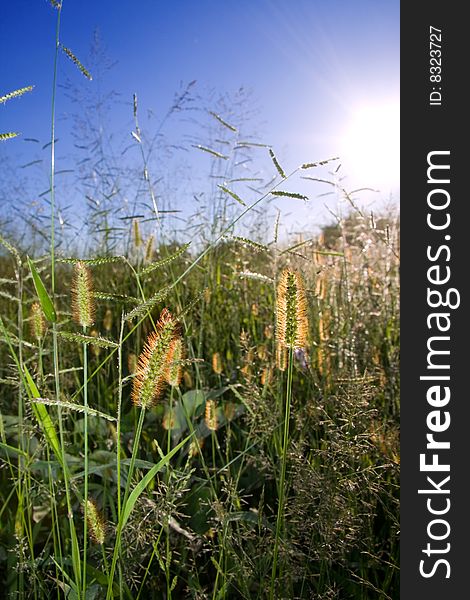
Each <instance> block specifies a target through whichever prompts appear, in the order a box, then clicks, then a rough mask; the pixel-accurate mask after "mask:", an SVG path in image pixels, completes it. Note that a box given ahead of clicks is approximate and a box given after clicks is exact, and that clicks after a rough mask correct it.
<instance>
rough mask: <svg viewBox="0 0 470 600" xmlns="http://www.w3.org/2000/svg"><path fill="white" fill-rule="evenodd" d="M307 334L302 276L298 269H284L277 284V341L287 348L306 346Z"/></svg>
mask: <svg viewBox="0 0 470 600" xmlns="http://www.w3.org/2000/svg"><path fill="white" fill-rule="evenodd" d="M307 334H308V319H307V300H306V297H305V288H304V283H303V280H302V277H301V275H300V274H299V273H298V272H297V271H291V270H289V269H284V271H283V272H282V273H281V276H280V278H279V283H278V286H277V300H276V340H277V343H278V345H280V346H285V347H287V348H305V347H306V346H307Z"/></svg>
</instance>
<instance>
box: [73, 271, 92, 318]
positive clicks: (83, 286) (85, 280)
mask: <svg viewBox="0 0 470 600" xmlns="http://www.w3.org/2000/svg"><path fill="white" fill-rule="evenodd" d="M72 314H73V318H74V321H75V322H76V323H78V325H81V326H82V327H91V325H93V322H94V314H95V304H94V300H93V285H92V280H91V274H90V270H89V269H88V267H87V266H86V265H85V264H84V263H82V262H77V263H75V268H74V274H73V282H72Z"/></svg>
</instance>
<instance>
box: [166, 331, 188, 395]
mask: <svg viewBox="0 0 470 600" xmlns="http://www.w3.org/2000/svg"><path fill="white" fill-rule="evenodd" d="M183 360H184V348H183V340H182V339H181V338H180V337H177V338H175V339H174V340H173V341H172V343H171V346H170V352H169V356H168V361H169V365H168V371H167V373H166V381H167V383H168V384H169V385H171V386H172V387H178V386H179V384H180V383H181V378H182V376H183V366H182V361H183Z"/></svg>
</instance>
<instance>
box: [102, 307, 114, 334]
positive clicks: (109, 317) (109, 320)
mask: <svg viewBox="0 0 470 600" xmlns="http://www.w3.org/2000/svg"><path fill="white" fill-rule="evenodd" d="M112 327H113V311H112V310H111V309H110V308H107V309H106V312H105V313H104V318H103V329H104V330H105V331H111V329H112Z"/></svg>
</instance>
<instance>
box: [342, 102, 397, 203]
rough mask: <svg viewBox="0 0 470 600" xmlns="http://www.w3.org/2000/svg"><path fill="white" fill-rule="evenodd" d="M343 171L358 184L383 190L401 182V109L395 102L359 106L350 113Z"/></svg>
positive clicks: (345, 139) (345, 138) (343, 141)
mask: <svg viewBox="0 0 470 600" xmlns="http://www.w3.org/2000/svg"><path fill="white" fill-rule="evenodd" d="M341 159H342V166H343V169H342V171H343V172H344V173H345V174H346V175H347V176H348V180H353V181H354V184H356V183H358V185H360V186H367V187H374V188H377V189H379V190H380V191H382V192H388V191H391V190H393V189H396V188H398V186H399V181H400V111H399V105H398V104H392V103H390V104H383V105H371V106H362V107H360V108H357V109H356V110H355V111H353V113H352V118H351V121H350V123H349V127H348V128H347V129H346V133H345V136H344V138H343V140H342V152H341Z"/></svg>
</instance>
